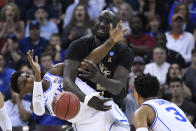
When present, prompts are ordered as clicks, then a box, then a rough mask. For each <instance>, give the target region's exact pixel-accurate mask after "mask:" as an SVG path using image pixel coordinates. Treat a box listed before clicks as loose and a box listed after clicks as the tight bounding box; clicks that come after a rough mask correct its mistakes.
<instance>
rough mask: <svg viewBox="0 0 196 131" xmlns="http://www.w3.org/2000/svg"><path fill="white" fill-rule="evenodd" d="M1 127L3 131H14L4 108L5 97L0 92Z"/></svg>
mask: <svg viewBox="0 0 196 131" xmlns="http://www.w3.org/2000/svg"><path fill="white" fill-rule="evenodd" d="M0 126H1V129H2V130H3V131H12V124H11V121H10V118H9V117H8V114H7V110H6V108H5V106H4V96H3V94H2V93H1V92H0Z"/></svg>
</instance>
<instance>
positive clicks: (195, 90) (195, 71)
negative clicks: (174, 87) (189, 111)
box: [185, 48, 196, 102]
mask: <svg viewBox="0 0 196 131" xmlns="http://www.w3.org/2000/svg"><path fill="white" fill-rule="evenodd" d="M191 59H192V63H191V66H190V67H188V69H187V70H186V72H185V83H186V85H187V86H188V87H189V88H190V89H191V92H192V95H193V101H194V102H196V48H194V49H193V50H192V57H191Z"/></svg>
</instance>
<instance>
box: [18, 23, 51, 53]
mask: <svg viewBox="0 0 196 131" xmlns="http://www.w3.org/2000/svg"><path fill="white" fill-rule="evenodd" d="M29 29H30V31H29V32H30V36H29V37H25V38H23V39H21V40H20V41H19V49H20V51H21V52H22V53H23V54H25V55H26V53H27V51H28V50H30V49H34V54H35V55H37V56H38V57H39V56H40V55H41V53H42V52H43V51H44V50H45V48H46V46H47V45H48V40H46V39H44V38H42V37H40V24H39V23H38V22H37V21H33V22H31V23H30V24H29Z"/></svg>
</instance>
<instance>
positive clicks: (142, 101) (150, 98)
mask: <svg viewBox="0 0 196 131" xmlns="http://www.w3.org/2000/svg"><path fill="white" fill-rule="evenodd" d="M152 99H157V97H148V98H145V99H142V100H141V101H140V103H141V104H143V103H144V102H145V101H148V100H152Z"/></svg>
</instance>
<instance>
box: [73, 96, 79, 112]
mask: <svg viewBox="0 0 196 131" xmlns="http://www.w3.org/2000/svg"><path fill="white" fill-rule="evenodd" d="M74 98H75V103H76V107H77V112H76V114H75V115H74V116H76V115H77V114H78V112H79V110H80V101H79V102H78V98H77V96H76V95H74Z"/></svg>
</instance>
